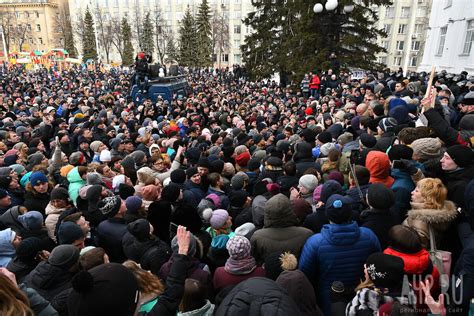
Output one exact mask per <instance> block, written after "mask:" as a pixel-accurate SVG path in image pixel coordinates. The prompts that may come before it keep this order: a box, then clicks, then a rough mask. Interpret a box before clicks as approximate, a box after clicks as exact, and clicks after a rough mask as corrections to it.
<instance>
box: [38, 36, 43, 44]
mask: <svg viewBox="0 0 474 316" xmlns="http://www.w3.org/2000/svg"><path fill="white" fill-rule="evenodd" d="M38 43H40V44H41V45H43V38H42V37H39V38H38Z"/></svg>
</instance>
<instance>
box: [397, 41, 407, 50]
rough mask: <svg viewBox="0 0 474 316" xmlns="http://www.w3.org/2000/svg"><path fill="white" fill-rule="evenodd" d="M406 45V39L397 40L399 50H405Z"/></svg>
mask: <svg viewBox="0 0 474 316" xmlns="http://www.w3.org/2000/svg"><path fill="white" fill-rule="evenodd" d="M403 47H405V41H397V50H403Z"/></svg>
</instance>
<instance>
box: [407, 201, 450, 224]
mask: <svg viewBox="0 0 474 316" xmlns="http://www.w3.org/2000/svg"><path fill="white" fill-rule="evenodd" d="M411 206H412V209H411V210H410V211H409V212H408V217H410V218H411V219H414V220H420V221H423V222H425V223H429V224H443V223H449V222H451V221H453V220H454V219H455V218H456V216H457V215H458V211H457V209H456V205H454V203H453V202H451V201H445V202H444V205H443V207H442V208H441V209H430V208H424V207H423V204H421V203H411Z"/></svg>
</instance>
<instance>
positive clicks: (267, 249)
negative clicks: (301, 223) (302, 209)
mask: <svg viewBox="0 0 474 316" xmlns="http://www.w3.org/2000/svg"><path fill="white" fill-rule="evenodd" d="M297 223H298V219H297V217H296V215H295V214H294V213H293V211H292V210H291V203H290V200H289V199H288V198H287V197H286V196H285V195H283V194H281V193H279V194H277V195H275V196H273V197H272V198H271V199H269V200H268V201H267V203H266V204H265V214H264V226H263V228H262V229H259V230H257V231H256V232H255V233H254V234H253V235H252V238H251V240H250V241H251V244H252V252H253V254H254V256H255V259H257V261H261V260H263V259H264V258H265V256H266V255H267V254H269V253H273V252H277V251H290V252H291V253H293V254H295V256H297V257H298V256H299V254H300V252H301V249H302V247H303V245H304V243H305V242H306V239H308V238H309V237H310V236H311V235H312V232H311V231H310V230H309V229H307V228H303V227H297V226H296V224H297Z"/></svg>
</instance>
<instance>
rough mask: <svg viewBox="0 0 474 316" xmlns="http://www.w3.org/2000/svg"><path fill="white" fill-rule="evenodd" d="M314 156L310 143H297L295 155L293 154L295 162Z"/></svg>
mask: <svg viewBox="0 0 474 316" xmlns="http://www.w3.org/2000/svg"><path fill="white" fill-rule="evenodd" d="M312 157H313V153H312V148H311V144H310V143H308V142H301V143H297V144H296V145H295V155H294V156H293V160H294V161H295V162H299V161H301V160H302V159H312Z"/></svg>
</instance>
